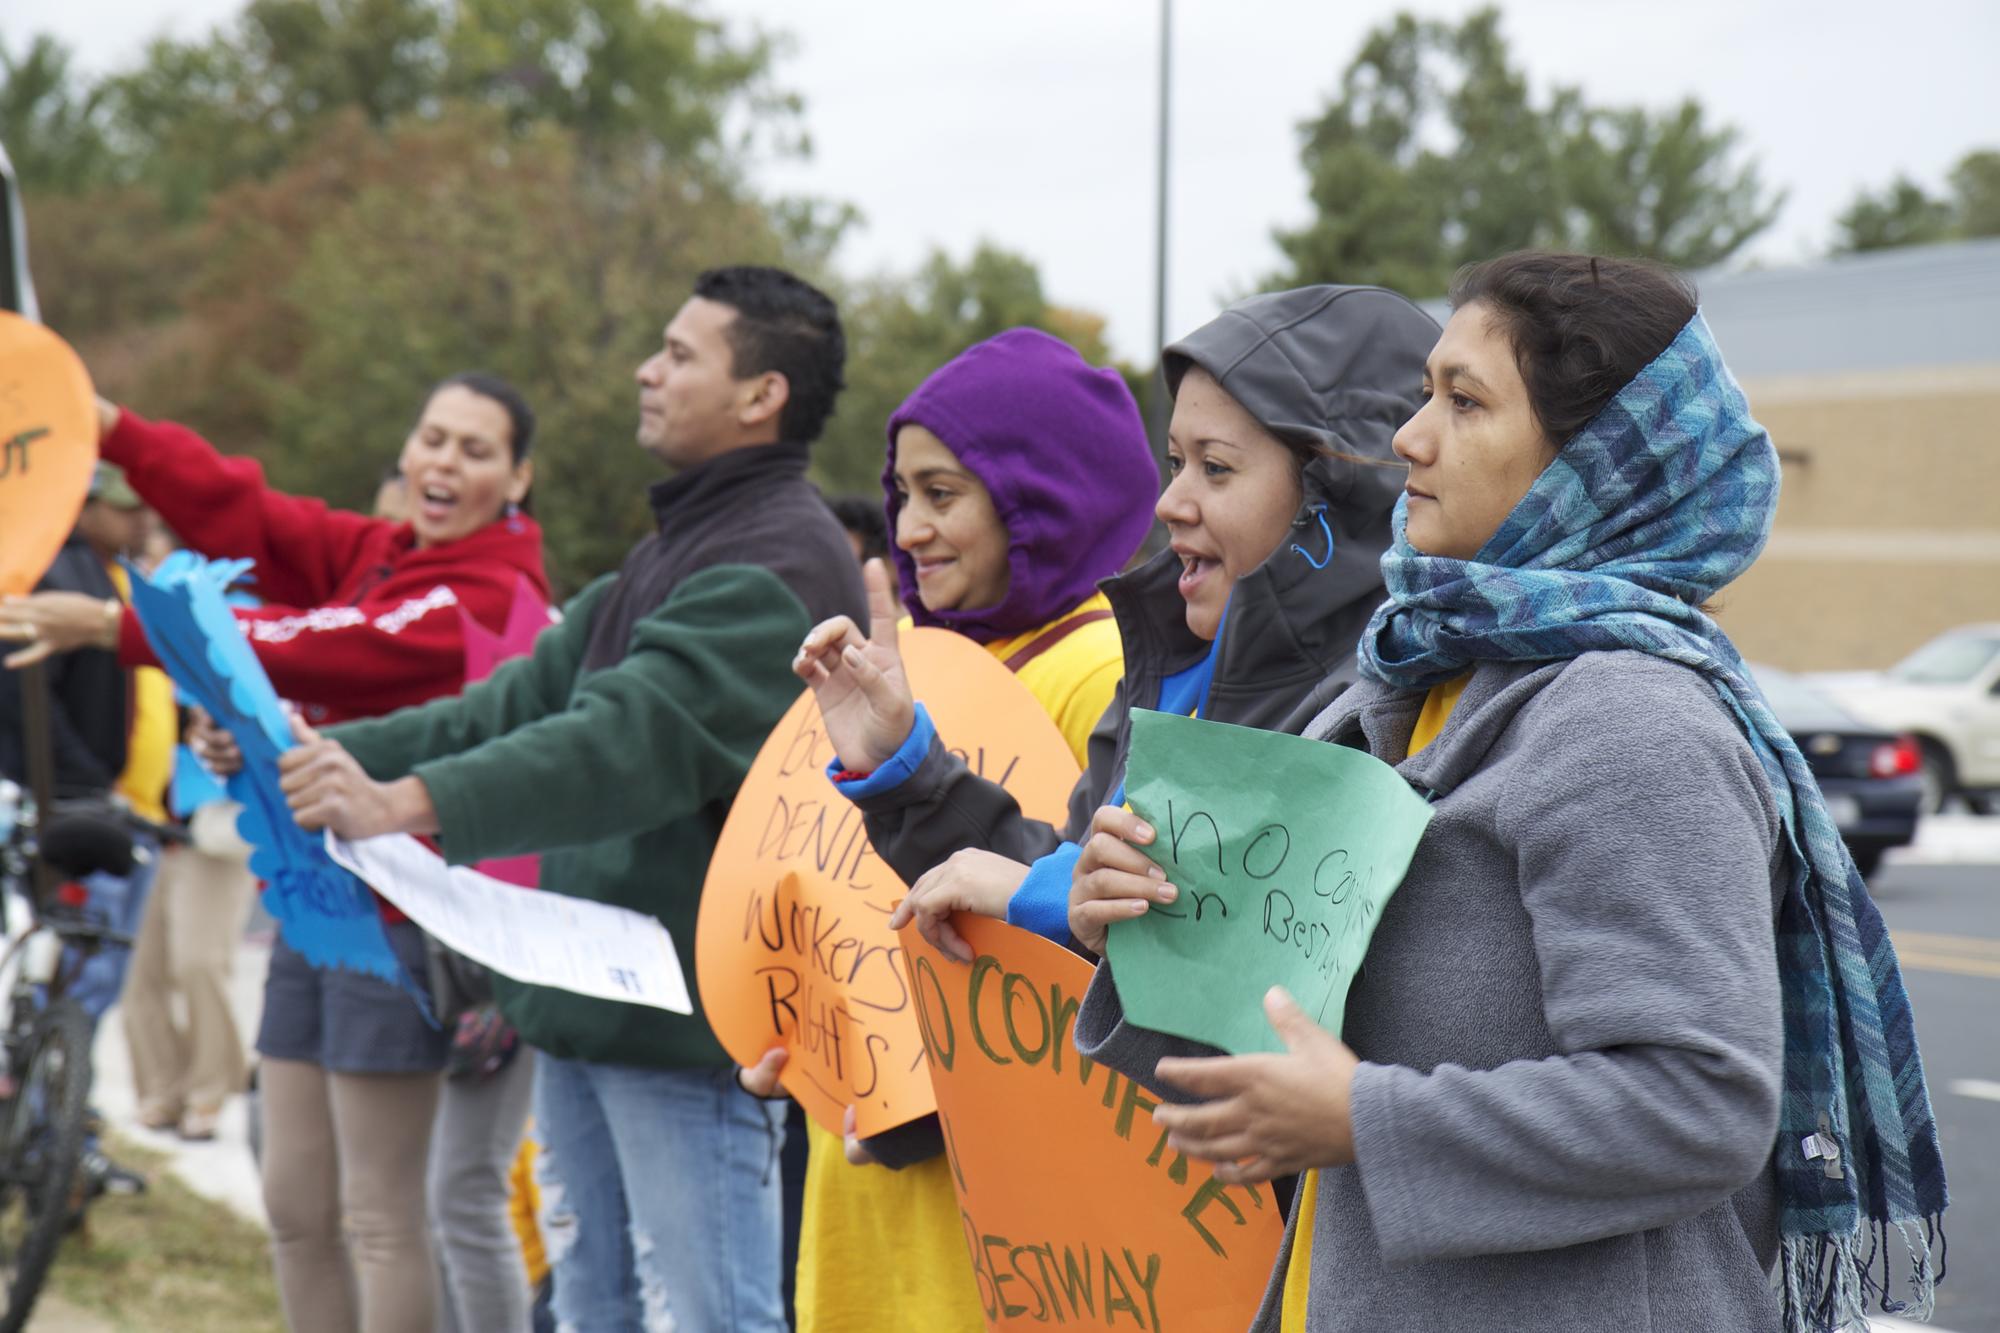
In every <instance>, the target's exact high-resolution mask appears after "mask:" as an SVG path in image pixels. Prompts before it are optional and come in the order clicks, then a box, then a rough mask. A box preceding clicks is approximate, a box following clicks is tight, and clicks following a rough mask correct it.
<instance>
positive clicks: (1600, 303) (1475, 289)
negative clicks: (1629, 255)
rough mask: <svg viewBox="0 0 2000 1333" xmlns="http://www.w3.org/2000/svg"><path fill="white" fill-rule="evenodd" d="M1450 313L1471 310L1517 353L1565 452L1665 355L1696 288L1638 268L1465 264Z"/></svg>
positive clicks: (1532, 400) (1637, 264)
mask: <svg viewBox="0 0 2000 1333" xmlns="http://www.w3.org/2000/svg"><path fill="white" fill-rule="evenodd" d="M1450 300H1451V308H1452V309H1453V310H1462V309H1464V308H1465V307H1466V306H1468V305H1471V304H1473V303H1474V302H1477V303H1479V304H1480V305H1483V306H1485V307H1486V308H1487V309H1488V310H1490V311H1491V312H1492V315H1493V321H1494V326H1495V327H1496V328H1497V329H1498V330H1499V331H1500V333H1501V334H1502V335H1503V336H1505V337H1506V339H1507V341H1508V342H1509V343H1511V344H1513V347H1514V363H1515V364H1516V365H1517V366H1519V367H1520V370H1521V380H1522V382H1523V383H1525V384H1526V385H1527V386H1528V404H1529V406H1530V408H1531V409H1532V410H1533V411H1534V414H1535V420H1536V422H1537V423H1539V424H1540V426H1541V428H1542V432H1543V433H1544V434H1545V435H1547V436H1548V438H1549V440H1550V442H1551V443H1553V444H1554V445H1556V447H1558V448H1561V447H1562V446H1563V445H1564V444H1565V443H1567V442H1568V441H1569V440H1570V439H1571V438H1572V437H1574V436H1575V435H1576V433H1577V432H1578V431H1580V430H1582V429H1583V428H1584V427H1585V426H1587V425H1589V424H1590V421H1591V419H1592V418H1594V417H1595V416H1596V415H1597V414H1598V413H1599V412H1601V411H1603V410H1604V405H1605V404H1606V403H1608V402H1610V401H1611V400H1612V398H1613V397H1615V396H1616V395H1617V393H1618V391H1619V390H1620V389H1622V388H1624V387H1625V386H1626V385H1627V384H1630V383H1631V382H1632V380H1633V379H1634V378H1635V377H1636V376H1637V375H1638V374H1639V372H1640V371H1642V370H1644V369H1645V368H1646V367H1647V366H1648V365H1650V364H1651V363H1652V361H1653V359H1654V358H1655V357H1657V356H1659V354H1660V353H1661V352H1664V351H1665V350H1666V349H1667V346H1668V344H1670V343H1672V342H1673V340H1674V338H1675V337H1676V336H1678V335H1679V333H1680V331H1681V329H1682V328H1684V327H1685V326H1686V324H1687V322H1688V321H1689V320H1690V319H1693V318H1694V313H1695V308H1696V306H1695V289H1694V284H1693V283H1692V282H1690V281H1689V280H1688V279H1687V277H1686V276H1685V275H1684V274H1682V273H1680V272H1678V271H1677V270H1675V269H1671V268H1669V267H1667V266H1666V265H1665V264H1656V263H1653V262H1651V261H1649V260H1644V259H1607V258H1602V257H1599V256H1597V255H1566V254H1552V253H1549V252H1547V251H1538V250H1527V251H1523V252H1521V253H1519V254H1512V255H1502V256H1501V257H1500V258H1498V259H1488V260H1486V261H1485V262H1483V263H1478V264H1467V265H1466V266H1465V267H1464V268H1461V269H1460V270H1459V271H1458V272H1457V274H1456V275H1455V276H1453V278H1452V280H1451V297H1450Z"/></svg>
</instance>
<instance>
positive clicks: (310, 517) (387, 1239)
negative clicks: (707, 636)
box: [0, 373, 548, 1333]
mask: <svg viewBox="0 0 2000 1333" xmlns="http://www.w3.org/2000/svg"><path fill="white" fill-rule="evenodd" d="M99 413H100V418H101V421H100V424H101V429H102V435H103V438H102V445H101V448H102V451H103V454H104V456H105V457H106V458H108V459H111V460H112V461H115V462H119V463H121V464H122V465H123V466H124V467H125V468H126V470H127V475H128V476H129V478H130V479H131V482H132V485H133V486H134V488H136V489H137V490H138V492H139V493H140V494H141V495H143V496H145V497H146V498H147V499H149V500H150V501H151V502H152V503H153V505H154V506H155V507H156V508H157V509H158V510H159V511H160V513H161V515H162V516H163V517H164V518H165V519H166V520H167V521H168V523H169V524H170V525H171V526H172V527H173V528H174V530H175V531H176V532H178V533H179V534H180V535H181V536H182V538H183V539H184V540H185V541H186V542H187V543H188V545H189V546H190V547H191V548H192V549H194V550H196V551H199V552H201V553H202V554H204V555H209V556H216V557H241V556H247V557H250V558H252V559H254V560H255V561H256V566H255V570H254V574H255V578H256V584H255V587H256V590H257V592H258V593H259V595H260V596H262V597H263V598H264V599H265V600H264V603H263V605H261V606H258V607H255V608H246V607H237V608H235V614H236V616H237V618H238V620H239V622H240V623H241V624H242V626H243V629H244V633H245V637H246V639H247V641H248V642H249V644H250V646H251V648H252V649H253V651H255V652H256V654H257V657H258V660H259V661H260V662H261V663H262V664H263V666H264V669H265V671H266V672H267V673H268V674H269V675H270V677H271V683H272V685H273V686H274V687H275V688H276V690H277V692H278V693H279V694H280V695H281V696H283V697H285V698H287V699H291V700H294V701H296V702H297V703H298V704H299V705H300V706H301V708H302V709H303V711H304V712H305V714H306V715H307V716H308V717H312V718H315V719H318V720H321V721H326V720H338V719H343V718H353V717H365V716H369V715H372V714H374V713H378V712H386V711H389V710H392V709H395V708H398V707H401V706H402V705H404V704H411V703H418V702H421V701H423V700H425V699H429V698H433V697H436V696H440V695H450V694H455V693H457V691H458V690H459V689H460V688H461V687H462V686H463V684H464V682H465V670H466V640H465V633H464V625H465V623H466V619H467V618H470V619H471V620H472V621H474V622H476V623H478V624H479V625H480V626H482V627H483V628H485V629H486V630H488V631H489V632H491V633H494V634H498V633H499V632H500V631H501V630H502V629H504V627H505V626H506V623H507V619H508V615H509V613H510V612H511V610H512V609H513V606H514V604H515V602H516V599H517V598H519V597H522V596H528V597H531V598H533V599H535V600H536V601H537V602H543V603H545V601H546V598H547V596H548V580H547V576H546V574H545V573H544V571H543V568H542V543H541V531H540V529H539V528H538V527H537V526H536V525H535V522H534V520H533V519H532V518H530V517H529V516H527V515H526V514H523V513H522V512H520V505H521V502H522V501H523V500H525V499H526V498H527V495H528V491H529V488H530V487H531V486H532V484H533V481H534V463H533V460H532V457H531V452H530V451H531V449H532V446H533V442H534V414H533V412H532V411H531V410H530V409H529V407H528V404H527V402H526V400H525V399H523V398H522V397H521V395H520V393H519V392H518V391H517V390H515V389H514V388H513V386H511V385H509V384H507V383H506V382H505V381H504V380H500V379H497V378H495V377H493V376H489V375H483V374H477V373H469V374H462V375H455V376H453V377H451V378H450V379H447V380H445V381H443V382H442V383H440V384H438V385H437V386H436V387H435V388H434V389H433V390H432V391H431V392H430V393H429V394H428V395H427V396H426V397H425V399H424V402H423V404H422V407H421V410H420V412H419V414H418V417H417V419H416V421H415V422H414V423H413V424H412V426H411V427H410V429H409V432H408V434H407V436H406V438H405V439H404V441H403V448H402V452H401V455H400V469H401V471H402V473H403V476H404V478H405V482H406V485H407V487H408V490H409V494H410V496H411V498H412V500H413V507H412V509H411V511H410V517H409V519H408V520H407V521H403V522H389V521H386V520H379V519H374V518H370V517H368V516H366V515H363V514H357V513H352V512H346V511H341V510H334V509H329V508H328V507H327V506H326V505H325V504H323V503H321V502H320V501H318V500H314V499H308V498H304V497H299V496H292V495H286V494H284V493H282V492H279V491H275V490H273V489H271V488H270V487H268V486H267V485H265V483H264V477H263V470H262V469H261V468H260V467H259V466H258V465H257V464H256V463H255V462H253V461H252V460H250V459H246V458H230V457H225V456H224V455H222V454H220V453H218V452H216V450H215V449H214V447H213V446H211V445H210V444H209V443H208V442H207V441H205V440H203V439H202V438H201V437H200V436H198V435H196V434H195V433H194V432H193V431H191V430H189V429H187V428H186V427H184V426H178V425H174V424H172V423H168V422H155V421H148V420H145V419H144V418H141V417H140V416H138V415H137V414H136V413H133V412H130V411H127V410H124V409H121V408H119V407H117V406H115V405H113V404H111V403H108V402H102V403H100V407H99ZM88 612H89V608H84V607H81V606H79V605H78V604H77V603H76V602H75V601H73V600H66V599H59V598H55V597H50V596H47V595H42V596H37V597H34V598H30V599H27V600H25V601H19V602H12V603H8V604H6V605H4V606H0V625H4V624H5V623H6V622H9V621H14V622H20V621H26V622H27V623H29V624H30V625H32V626H33V627H35V628H36V629H38V630H39V631H40V634H39V641H40V642H39V646H40V647H42V648H44V649H47V648H74V647H81V646H94V647H100V648H101V647H110V646H113V645H114V644H115V646H116V647H117V648H118V650H119V652H120V654H121V655H122V656H123V657H124V658H125V659H126V660H128V661H133V662H145V661H150V660H151V648H150V645H148V644H147V643H146V640H145V632H144V629H143V628H142V627H141V626H140V625H139V623H138V621H137V619H136V618H135V617H133V616H131V615H130V613H129V612H127V613H125V615H124V616H123V617H122V619H120V620H119V621H118V623H116V624H112V623H111V622H110V621H109V620H108V619H107V618H106V616H105V614H104V610H103V608H102V607H101V606H100V607H98V608H96V610H95V612H94V613H88ZM4 632H5V631H4V629H0V633H4ZM17 637H26V636H17ZM381 912H382V917H383V921H384V930H385V931H386V933H387V934H388V937H389V943H390V945H391V947H392V948H393V949H394V950H395V952H396V955H397V957H398V958H399V959H400V960H401V961H402V964H403V967H404V969H405V971H406V972H407V973H408V974H409V976H410V977H411V978H412V979H413V981H414V983H415V984H416V985H417V986H418V987H419V988H423V987H425V986H426V980H427V975H428V969H427V959H426V955H425V949H424V939H423V934H422V932H421V931H419V930H418V929H417V927H416V926H415V925H414V924H412V923H411V922H409V921H408V920H406V919H405V918H404V917H403V916H402V914H401V913H399V912H396V911H394V910H393V909H391V908H390V907H389V906H388V905H387V904H386V903H383V904H381ZM447 1045H448V1034H447V1033H445V1032H443V1031H441V1030H439V1029H438V1028H437V1027H436V1026H434V1025H433V1024H432V1022H431V1021H430V1020H429V1019H428V1018H427V1017H426V1016H425V1014H424V1012H423V1011H422V1010H421V1009H420V1008H419V1007H418V1004H417V1002H416V1000H414V999H413V998H412V997H411V996H410V995H409V994H408V993H406V992H405V991H404V990H403V989H402V988H401V987H398V986H395V985H392V984H390V983H389V982H386V981H382V980H381V979H379V978H376V977H372V976H365V975H362V974H359V973H355V972H350V971H347V970H345V969H328V970H325V971H322V970H319V969H316V968H314V967H312V966H311V965H310V964H308V963H307V962H306V961H305V959H304V958H303V956H301V955H300V954H299V953H298V952H297V951H296V950H295V949H293V948H292V947H291V946H290V945H289V944H288V943H286V942H285V941H284V940H283V939H280V940H279V941H278V942H277V943H276V944H275V945H274V946H273V948H272V953H271V966H270V972H269V974H268V977H267V980H266V983H265V990H264V1013H263V1020H262V1023H261V1025H260V1029H259V1032H258V1035H257V1050H258V1052H259V1054H260V1055H261V1056H262V1057H263V1058H262V1062H261V1064H260V1066H259V1071H258V1072H259V1085H260V1097H261V1101H262V1110H263V1117H262V1120H263V1135H264V1151H263V1179H264V1202H265V1207H266V1210H267V1212H268V1213H269V1216H270V1219H271V1229H272V1239H273V1245H272V1255H273V1261H274V1263H275V1266H276V1269H277V1275H278V1286H279V1292H280V1295H281V1296H282V1298H283V1300H284V1305H285V1316H286V1319H287V1321H288V1323H289V1324H290V1325H291V1327H292V1328H293V1329H294V1330H295V1333H356V1330H363V1329H365V1330H366V1331H367V1333H434V1330H435V1321H436V1301H435V1297H434V1292H433V1286H434V1283H435V1280H436V1279H435V1272H434V1268H433V1264H432V1259H431V1245H430V1241H429V1227H428V1224H427V1218H426V1208H425V1198H424V1179H425V1165H426V1161H427V1158H428V1154H429V1149H430V1142H431V1125H432V1121H433V1118H434V1116H435V1114H436V1111H437V1106H438V1102H439V1095H440V1094H439V1089H440V1084H441V1077H440V1074H441V1071H442V1069H443V1068H444V1064H445V1055H446V1049H447ZM522 1299H523V1301H524V1302H525V1295H523V1298H522Z"/></svg>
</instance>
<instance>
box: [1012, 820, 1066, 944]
mask: <svg viewBox="0 0 2000 1333" xmlns="http://www.w3.org/2000/svg"><path fill="white" fill-rule="evenodd" d="M1081 855H1083V848H1082V847H1081V846H1079V845H1078V844H1076V843H1073V842H1066V843H1064V844H1063V845H1062V846H1060V847H1058V848H1056V849H1055V850H1054V851H1052V852H1050V853H1049V854H1048V855H1047V856H1044V857H1043V858H1042V859H1041V860H1039V861H1037V862H1035V863H1034V864H1033V865H1031V866H1029V867H1028V877H1027V878H1026V879H1024V880H1022V881H1021V887H1020V888H1018V889H1016V890H1014V896H1013V897H1012V898H1009V899H1008V900H1007V924H1008V925H1010V926H1019V927H1020V928H1021V929H1022V930H1032V931H1034V932H1035V934H1037V935H1040V936H1041V937H1042V938H1043V939H1049V940H1054V941H1055V942H1056V943H1057V944H1067V943H1069V882H1070V876H1071V872H1073V871H1074V870H1075V869H1076V858H1077V857H1079V856H1081Z"/></svg>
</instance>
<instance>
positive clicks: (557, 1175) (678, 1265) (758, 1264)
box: [535, 1054, 785, 1333]
mask: <svg viewBox="0 0 2000 1333" xmlns="http://www.w3.org/2000/svg"><path fill="white" fill-rule="evenodd" d="M784 1123H785V1122H784V1103H783V1102H764V1101H759V1100H758V1099H757V1098H755V1097H752V1096H751V1095H750V1094H749V1093H747V1092H744V1091H743V1090H742V1089H741V1088H740V1087H738V1086H737V1083H736V1071H735V1069H734V1068H733V1067H730V1066H726V1065H725V1066H722V1067H720V1068H710V1069H640V1068H635V1067H632V1066H629V1065H602V1064H591V1063H588V1062H585V1061H580V1060H556V1059H552V1058H550V1057H548V1056H547V1055H546V1054H543V1055H539V1056H538V1058H537V1059H536V1062H535V1126H536V1129H535V1134H536V1137H537V1138H538V1139H539V1140H540V1141H541V1145H542V1153H541V1157H540V1159H539V1165H538V1173H539V1175H540V1178H541V1184H542V1232H543V1240H544V1243H545V1244H546V1246H547V1247H548V1256H549V1266H550V1269H551V1270H552V1272H553V1275H554V1278H555V1314H556V1324H557V1327H558V1328H559V1329H560V1330H562V1333H570V1331H571V1330H574V1333H664V1331H665V1330H674V1331H675V1333H738V1331H739V1330H740V1331H741V1333H764V1331H765V1330H769V1331H770V1333H783V1330H784V1329H785V1310H784V1303H783V1299H782V1297H781V1296H780V1294H779V1271H778V1270H779V1267H780V1260H779V1254H780V1249H781V1238H780V1225H779V1192H778V1153H779V1150H780V1148H781V1147H782V1146H783V1144H784V1137H785V1128H784Z"/></svg>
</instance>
